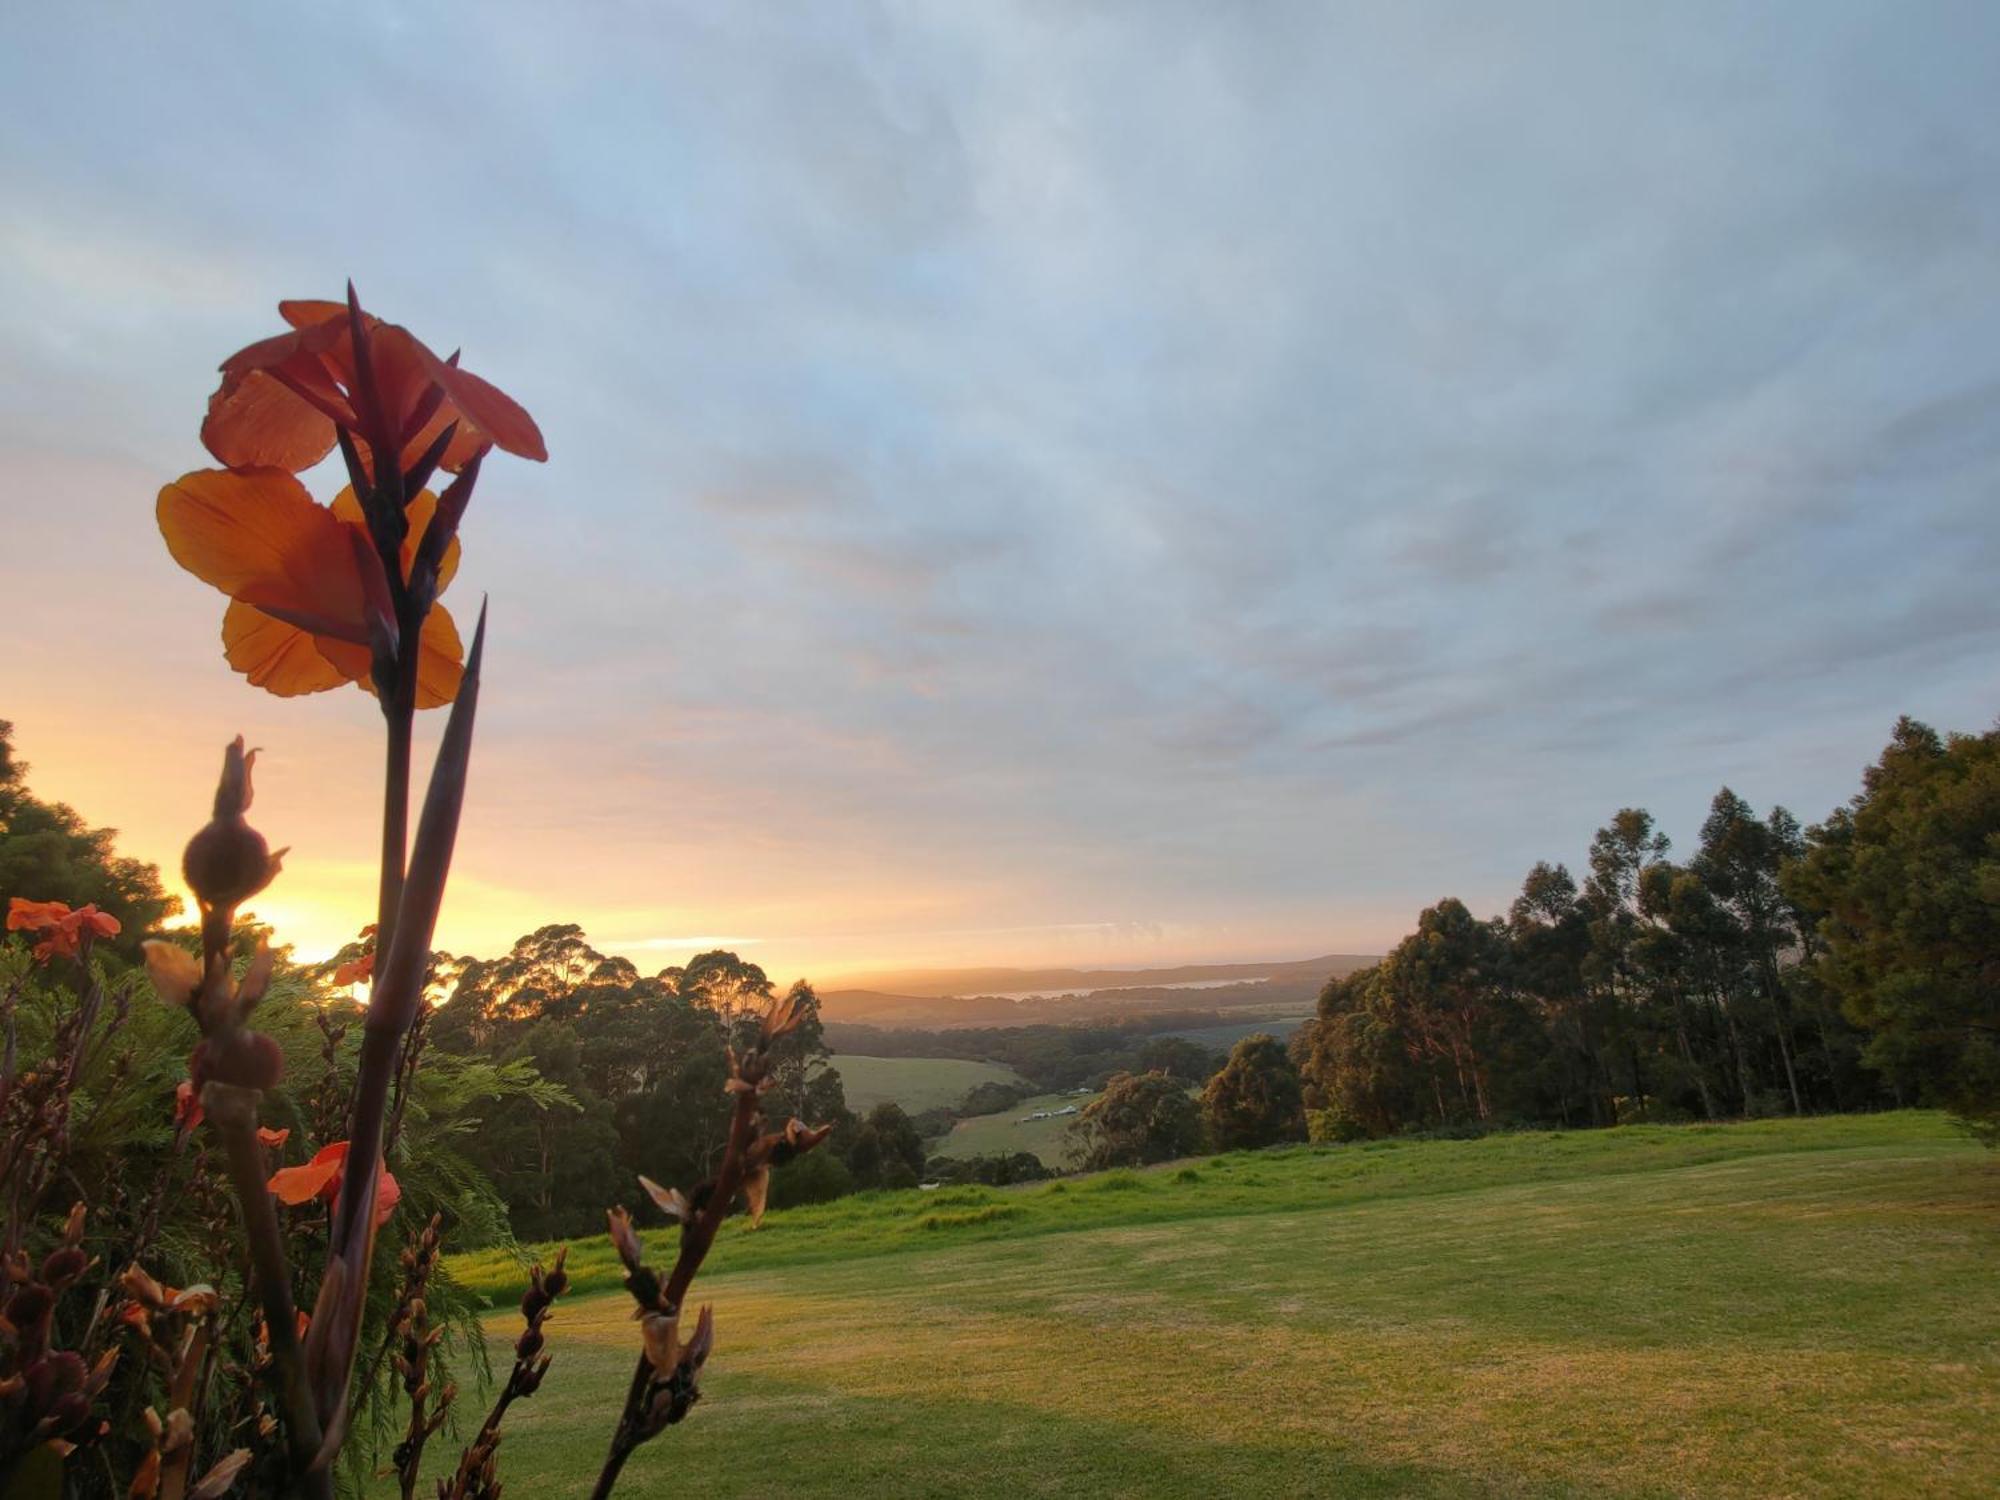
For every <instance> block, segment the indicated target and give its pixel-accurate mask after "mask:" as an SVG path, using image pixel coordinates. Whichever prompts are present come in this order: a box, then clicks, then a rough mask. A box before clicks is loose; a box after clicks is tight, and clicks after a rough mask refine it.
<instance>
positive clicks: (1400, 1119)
mask: <svg viewBox="0 0 2000 1500" xmlns="http://www.w3.org/2000/svg"><path fill="white" fill-rule="evenodd" d="M1418 1054H1419V1046H1418V1043H1417V1041H1416V1039H1415V1037H1414V1035H1412V1034H1411V1033H1410V1032H1409V1031H1408V1029H1407V1028H1406V1027H1405V1026H1404V1024H1403V1018H1402V1016H1401V1015H1400V1014H1399V1012H1398V1011H1397V1008H1396V1004H1395V999H1394V996H1393V995H1391V993H1390V991H1389V988H1388V986H1387V985H1386V984H1385V983H1384V981H1383V974H1382V969H1381V966H1380V965H1379V964H1378V965H1373V966H1371V967H1369V968H1366V969H1361V970H1358V971H1357V972H1355V973H1353V974H1350V975H1348V976H1347V977H1346V978H1344V979H1329V980H1328V981H1327V982H1326V985H1325V987H1324V988H1323V989H1322V990H1321V991H1320V995H1319V1010H1318V1013H1317V1014H1316V1015H1315V1016H1314V1018H1313V1019H1312V1020H1310V1021H1308V1022H1307V1023H1306V1024H1305V1025H1304V1026H1301V1027H1300V1028H1299V1030H1298V1032H1297V1033H1296V1034H1295V1035H1294V1036H1293V1038H1292V1046H1291V1055H1292V1059H1293V1062H1294V1064H1295V1065H1296V1066H1297V1068H1298V1070H1299V1076H1300V1078H1301V1080H1302V1081H1303V1083H1304V1086H1305V1088H1304V1091H1305V1093H1306V1095H1307V1099H1306V1102H1307V1104H1308V1105H1309V1106H1310V1107H1311V1108H1312V1109H1313V1111H1314V1114H1313V1115H1312V1116H1311V1118H1310V1119H1309V1121H1308V1123H1309V1125H1310V1126H1311V1128H1312V1138H1313V1139H1315V1140H1357V1139H1361V1138H1364V1137H1380V1136H1385V1135H1393V1134H1394V1133H1395V1132H1396V1131H1398V1130H1400V1129H1402V1128H1403V1127H1404V1126H1405V1125H1410V1124H1414V1123H1416V1122H1417V1121H1419V1120H1421V1119H1422V1118H1423V1117H1424V1114H1425V1112H1426V1110H1427V1109H1428V1108H1429V1107H1430V1090H1429V1088H1428V1082H1429V1080H1428V1079H1427V1077H1426V1075H1425V1073H1424V1071H1423V1069H1422V1068H1421V1067H1420V1065H1419V1062H1418Z"/></svg>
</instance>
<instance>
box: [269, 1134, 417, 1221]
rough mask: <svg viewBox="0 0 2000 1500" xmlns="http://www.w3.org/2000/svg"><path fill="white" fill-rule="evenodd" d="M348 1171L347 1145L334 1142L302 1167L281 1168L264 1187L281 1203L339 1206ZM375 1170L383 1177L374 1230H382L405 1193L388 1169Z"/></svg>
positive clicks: (379, 1183) (377, 1190)
mask: <svg viewBox="0 0 2000 1500" xmlns="http://www.w3.org/2000/svg"><path fill="white" fill-rule="evenodd" d="M346 1169H347V1142H346V1141H335V1142H334V1143H333V1144H332V1145H331V1146H322V1147H321V1148H320V1150H319V1153H318V1154H317V1155H316V1156H314V1157H313V1159H312V1160H311V1161H309V1162H307V1163H306V1164H305V1165H304V1166H302V1167H280V1168H279V1169H278V1170H277V1171H276V1172H274V1173H272V1174H271V1180H270V1181H269V1182H268V1183H266V1184H265V1186H266V1187H268V1188H269V1189H270V1190H271V1191H272V1192H273V1193H275V1194H276V1195H277V1197H278V1201H279V1202H280V1203H290V1204H294V1205H297V1204H300V1203H309V1202H311V1201H312V1200H313V1199H314V1198H320V1199H324V1200H325V1201H326V1202H327V1203H328V1204H337V1203H338V1202H339V1200H340V1180H341V1175H342V1173H343V1172H345V1171H346ZM376 1170H377V1171H378V1172H379V1173H380V1175H379V1176H378V1177H377V1178H376V1179H375V1227H376V1228H377V1229H380V1228H381V1227H382V1226H383V1225H384V1224H386V1223H388V1222H389V1215H391V1214H392V1213H394V1212H395V1211H396V1204H397V1203H398V1202H400V1201H401V1199H402V1196H403V1190H402V1188H401V1187H399V1186H398V1185H397V1183H396V1178H395V1176H394V1174H393V1173H391V1172H390V1171H389V1169H388V1168H387V1167H378V1168H377V1169H376Z"/></svg>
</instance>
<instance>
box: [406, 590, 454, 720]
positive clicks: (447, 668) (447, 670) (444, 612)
mask: <svg viewBox="0 0 2000 1500" xmlns="http://www.w3.org/2000/svg"><path fill="white" fill-rule="evenodd" d="M464 677H465V643H464V642H463V641H461V640H460V639H459V638H458V625H457V623H456V622H455V621H454V620H453V619H452V617H451V611H450V610H448V609H446V608H445V607H444V606H443V605H442V604H433V605H432V606H431V612H430V613H429V614H428V615H426V616H424V633H423V635H422V636H421V637H420V638H419V639H418V642H417V707H418V708H441V707H443V706H444V705H445V704H447V703H449V702H451V701H452V700H453V699H454V698H456V697H457V696H458V685H459V683H460V682H461V681H462V680H463V679H464Z"/></svg>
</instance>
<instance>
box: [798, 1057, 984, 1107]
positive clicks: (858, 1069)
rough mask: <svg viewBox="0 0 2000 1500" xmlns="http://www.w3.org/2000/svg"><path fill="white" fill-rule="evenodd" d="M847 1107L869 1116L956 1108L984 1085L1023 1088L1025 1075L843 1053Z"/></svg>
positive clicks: (935, 1060) (940, 1060)
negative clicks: (889, 1108) (889, 1107)
mask: <svg viewBox="0 0 2000 1500" xmlns="http://www.w3.org/2000/svg"><path fill="white" fill-rule="evenodd" d="M833 1066H834V1068H835V1069H836V1070H838V1072H839V1073H840V1085H841V1087H842V1088H843V1089H844V1090H845V1091H846V1094H847V1107H848V1108H849V1109H851V1110H853V1111H854V1112H855V1113H856V1114H858V1115H865V1114H867V1113H868V1111H869V1110H871V1109H873V1108H874V1107H875V1106H876V1105H878V1104H900V1105H902V1107H903V1109H904V1110H905V1111H906V1112H907V1113H909V1114H916V1113H917V1112H918V1111H920V1110H926V1109H936V1108H937V1107H938V1106H940V1105H944V1104H956V1103H958V1101H959V1100H961V1099H963V1098H964V1097H965V1096H966V1094H967V1093H968V1092H969V1091H970V1090H972V1089H974V1088H977V1087H978V1086H979V1085H980V1084H982V1083H1020V1082H1021V1081H1022V1079H1021V1075H1020V1074H1018V1073H1016V1072H1015V1071H1014V1070H1013V1069H1012V1068H1007V1067H1002V1066H1001V1065H1000V1064H999V1063H988V1062H971V1061H968V1060H967V1059H965V1058H959V1057H863V1056H860V1055H857V1054H849V1053H840V1054H837V1055H836V1056H835V1057H834V1059H833Z"/></svg>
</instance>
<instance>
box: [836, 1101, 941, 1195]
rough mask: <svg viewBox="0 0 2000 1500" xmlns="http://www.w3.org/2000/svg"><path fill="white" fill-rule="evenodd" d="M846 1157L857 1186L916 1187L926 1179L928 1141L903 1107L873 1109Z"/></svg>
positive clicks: (863, 1122) (885, 1106) (892, 1105)
mask: <svg viewBox="0 0 2000 1500" xmlns="http://www.w3.org/2000/svg"><path fill="white" fill-rule="evenodd" d="M844 1154H845V1157H846V1160H847V1170H848V1171H849V1172H850V1173H852V1174H853V1177H854V1185H855V1186H856V1187H860V1188H876V1187H880V1188H902V1187H915V1186H916V1185H917V1183H918V1182H919V1181H920V1180H921V1179H922V1177H923V1171H924V1138H923V1137H922V1136H921V1135H919V1134H918V1133H917V1127H916V1125H915V1124H913V1123H912V1122H911V1120H910V1117H909V1116H908V1115H907V1114H905V1113H904V1112H903V1107H902V1105H900V1104H895V1103H890V1102H886V1101H885V1102H883V1103H881V1104H878V1105H876V1106H875V1107H874V1108H873V1109H871V1110H869V1111H868V1114H867V1116H866V1117H865V1118H864V1119H863V1120H862V1121H861V1123H860V1125H859V1126H858V1127H857V1128H856V1130H855V1133H854V1138H853V1140H852V1142H851V1143H850V1144H849V1145H848V1147H847V1150H846V1152H845V1153H844Z"/></svg>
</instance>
